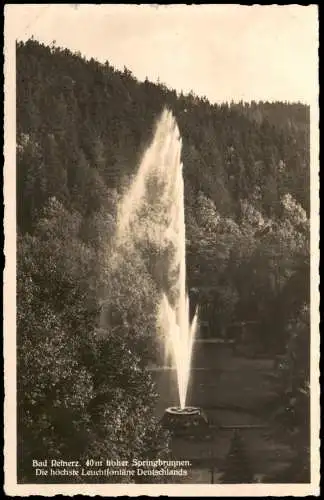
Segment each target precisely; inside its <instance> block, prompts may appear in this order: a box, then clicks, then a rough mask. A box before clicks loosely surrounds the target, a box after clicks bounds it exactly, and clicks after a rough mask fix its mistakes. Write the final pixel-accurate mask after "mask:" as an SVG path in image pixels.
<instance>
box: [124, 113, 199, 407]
mask: <svg viewBox="0 0 324 500" xmlns="http://www.w3.org/2000/svg"><path fill="white" fill-rule="evenodd" d="M181 147H182V143H181V137H180V132H179V128H178V125H177V123H176V120H175V118H174V116H173V115H172V113H171V112H170V111H169V110H166V109H165V110H164V111H163V112H162V114H161V116H160V119H159V120H158V122H157V124H156V128H155V133H154V137H153V139H152V142H151V144H150V145H149V147H148V148H147V150H146V152H145V153H144V156H143V158H142V161H141V163H140V166H139V169H138V173H137V175H136V176H135V178H134V180H133V182H132V184H131V186H130V188H129V190H128V192H127V193H126V195H125V196H124V198H123V200H122V202H121V203H120V206H119V215H118V222H117V235H116V242H117V247H119V248H132V249H133V251H141V252H142V255H144V258H146V260H147V262H148V266H149V267H150V270H151V272H153V274H154V277H155V280H156V282H157V284H158V288H159V289H160V291H161V301H160V305H159V311H158V317H157V324H158V325H157V326H158V330H159V331H162V334H163V338H164V342H165V343H166V346H165V348H166V351H167V352H170V353H171V356H172V359H173V364H174V366H175V369H176V373H177V383H178V392H179V402H180V408H185V406H186V396H187V389H188V383H189V376H190V365H191V357H192V349H193V341H194V336H195V332H196V329H197V321H198V311H197V310H196V313H195V315H194V318H193V320H192V323H190V316H189V298H188V294H187V289H186V235H185V215H184V181H183V175H182V163H181Z"/></svg>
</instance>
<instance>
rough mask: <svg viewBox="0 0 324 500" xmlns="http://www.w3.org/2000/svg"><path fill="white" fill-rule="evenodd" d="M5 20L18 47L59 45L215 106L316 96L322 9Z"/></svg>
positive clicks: (24, 10)
mask: <svg viewBox="0 0 324 500" xmlns="http://www.w3.org/2000/svg"><path fill="white" fill-rule="evenodd" d="M5 15H6V16H7V17H6V22H7V21H8V23H9V22H10V35H11V36H12V37H14V38H16V39H18V40H27V39H28V38H30V37H31V36H34V38H35V39H37V40H40V41H42V42H44V43H46V44H51V43H52V42H53V40H55V42H56V45H57V46H60V47H67V48H69V49H71V50H73V51H80V52H81V53H82V55H84V56H86V57H87V58H90V57H93V58H95V59H98V60H99V61H101V62H105V61H106V60H108V61H109V63H110V64H112V65H113V66H115V67H116V68H118V69H123V68H124V66H126V67H127V68H128V69H130V70H131V71H132V72H133V73H134V76H136V77H137V78H138V79H139V80H144V79H145V77H148V79H149V80H151V81H157V79H159V80H160V81H161V82H163V83H164V84H166V85H167V86H168V87H172V88H175V89H176V90H177V91H180V90H182V91H184V92H185V93H186V92H189V91H191V90H193V92H194V93H195V94H197V95H199V96H206V97H207V98H208V99H209V100H210V101H211V102H224V101H230V100H234V101H238V100H244V101H251V100H257V101H258V100H268V101H273V100H284V101H285V100H287V101H301V102H307V103H310V102H313V100H314V95H315V96H317V83H318V82H317V81H318V76H317V65H318V56H317V45H318V26H317V7H316V5H310V6H306V7H305V6H299V5H284V6H276V5H272V6H260V5H254V6H253V7H248V6H241V5H208V4H206V5H192V6H190V5H189V6H187V5H177V4H174V5H167V6H162V5H157V4H149V5H147V4H143V5H126V4H117V5H106V4H101V5H100V4H99V5H91V4H86V5H85V4H81V5H78V4H65V5H60V4H58V5H57V4H45V5H36V4H34V5H33V4H23V5H8V4H7V6H6V12H5Z"/></svg>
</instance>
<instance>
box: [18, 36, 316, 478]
mask: <svg viewBox="0 0 324 500" xmlns="http://www.w3.org/2000/svg"><path fill="white" fill-rule="evenodd" d="M215 85H217V82H215ZM164 106H167V107H169V108H170V109H171V110H172V111H173V112H174V114H175V116H176V119H177V121H178V124H179V128H180V132H181V135H182V138H183V156H182V160H183V164H184V178H185V203H186V226H187V229H186V231H187V255H188V258H187V263H188V264H187V265H188V285H189V287H191V288H199V287H201V286H202V285H203V286H204V287H207V286H210V291H209V292H208V293H209V296H208V301H209V303H210V304H212V307H211V308H210V312H209V313H208V314H210V315H212V323H213V325H214V328H215V335H217V334H218V332H219V331H221V330H222V331H224V330H225V331H226V327H227V325H230V324H231V323H232V322H234V321H236V320H253V321H257V322H258V324H260V332H259V343H260V346H261V349H264V350H266V351H267V352H271V353H273V354H276V353H278V352H285V350H286V349H287V348H288V346H289V348H291V338H292V337H293V338H294V339H295V338H296V337H297V339H298V342H296V343H295V344H294V346H295V347H294V350H295V351H294V352H295V354H294V370H296V373H297V372H298V377H299V378H298V377H297V378H298V383H299V384H301V385H304V384H305V381H307V379H308V358H307V347H308V344H309V324H308V311H309V220H308V217H309V215H308V214H309V208H310V200H309V108H308V107H307V106H304V105H302V104H288V103H280V102H278V103H267V102H259V103H256V102H252V103H250V104H246V103H242V102H241V103H231V104H221V105H216V104H211V103H209V102H208V100H207V98H200V97H197V96H195V95H194V94H190V95H183V94H181V93H180V94H179V93H177V92H176V91H175V90H170V89H168V88H166V87H165V86H164V85H162V84H154V83H151V82H149V81H148V80H146V81H145V82H139V81H137V80H136V78H135V77H134V76H133V75H132V73H131V72H130V71H129V70H127V69H126V68H125V70H124V71H123V72H120V71H117V70H116V69H114V68H113V67H112V66H111V65H110V64H109V62H106V63H105V64H100V63H98V62H97V61H95V60H93V59H91V60H90V61H86V60H85V59H84V58H82V57H81V56H80V55H79V54H73V53H71V52H70V51H68V50H66V49H60V48H56V47H51V48H50V47H47V46H44V45H41V44H39V43H38V42H36V41H33V40H29V41H28V42H26V43H18V45H17V224H18V317H17V326H18V390H19V394H20V407H19V423H20V425H21V429H22V433H21V448H20V449H21V451H20V457H21V471H22V472H21V474H22V477H25V478H28V477H29V474H30V470H29V468H28V467H29V465H28V466H27V465H26V464H27V463H28V464H30V462H29V459H30V458H31V457H32V458H35V457H39V458H41V456H46V455H47V456H52V457H53V458H55V456H62V455H65V456H66V455H71V458H72V459H73V458H75V457H76V456H86V455H87V453H88V454H89V453H90V454H91V456H92V457H94V456H95V455H96V454H97V455H98V456H100V455H101V456H102V455H103V453H102V452H101V450H102V449H107V447H108V448H109V450H110V456H111V458H113V457H114V456H116V458H118V456H120V457H121V458H123V459H126V458H127V457H131V456H137V457H138V456H139V455H140V453H144V452H143V450H148V451H147V454H148V455H150V454H152V453H153V454H154V457H156V456H157V453H158V452H160V451H159V450H160V446H161V443H162V445H163V446H162V447H163V450H162V451H163V452H165V451H167V449H166V448H165V447H164V445H165V442H166V441H165V438H162V441H161V440H160V434H159V433H160V430H159V426H158V423H156V422H155V421H154V418H153V416H152V415H153V407H154V398H155V397H156V395H155V390H154V384H153V382H152V380H151V378H150V375H149V374H148V372H147V370H146V366H147V363H148V360H149V359H150V358H151V357H154V354H152V351H153V350H154V329H155V316H154V310H155V309H154V307H155V304H156V302H155V301H156V297H155V290H154V286H151V285H152V283H151V277H150V276H149V273H148V272H147V270H145V269H143V266H142V263H141V262H137V261H136V260H134V261H133V262H129V261H125V265H124V266H121V267H120V269H119V270H118V273H120V274H119V275H116V271H114V272H112V270H109V266H110V264H109V248H110V246H111V244H112V241H113V236H114V227H115V221H116V208H117V202H118V199H119V197H120V196H121V194H122V193H123V192H124V190H125V188H126V187H127V186H128V185H129V183H130V182H131V179H132V176H133V175H134V174H135V173H136V170H137V167H138V163H139V161H140V159H141V155H142V153H143V151H144V150H145V147H146V146H147V145H148V142H149V140H150V139H151V137H152V131H153V130H154V124H155V121H156V119H157V117H158V116H159V114H160V113H161V111H162V109H163V107H164ZM107 256H108V257H107ZM103 262H105V272H103V267H102V263H103ZM107 290H108V292H107V293H108V295H107V297H106V299H107V300H109V301H110V303H111V304H112V305H113V308H112V309H113V314H112V317H111V319H110V321H109V324H108V325H107V324H102V322H101V319H102V317H101V314H100V311H101V302H102V300H103V298H105V297H104V292H103V291H107ZM105 293H106V292H105ZM206 293H207V292H206ZM206 300H207V298H206ZM152 332H153V334H152ZM305 360H306V364H305ZM297 378H296V380H297ZM117 443H118V446H117ZM122 443H123V444H122ZM129 443H132V445H131V446H130V445H129ZM76 445H77V446H78V447H79V448H78V449H75V446H76ZM157 450H158V451H157ZM162 451H161V452H162ZM23 464H25V465H23Z"/></svg>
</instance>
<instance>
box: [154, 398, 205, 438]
mask: <svg viewBox="0 0 324 500" xmlns="http://www.w3.org/2000/svg"><path fill="white" fill-rule="evenodd" d="M161 423H162V425H163V427H164V428H166V429H168V430H169V431H170V432H171V434H173V435H177V436H187V437H199V438H202V437H208V435H209V432H208V431H209V424H208V420H207V417H206V415H205V413H204V412H203V410H202V409H201V408H197V407H195V406H187V407H185V408H180V407H178V406H172V407H170V408H167V409H166V410H165V412H164V415H163V417H162V421H161Z"/></svg>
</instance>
